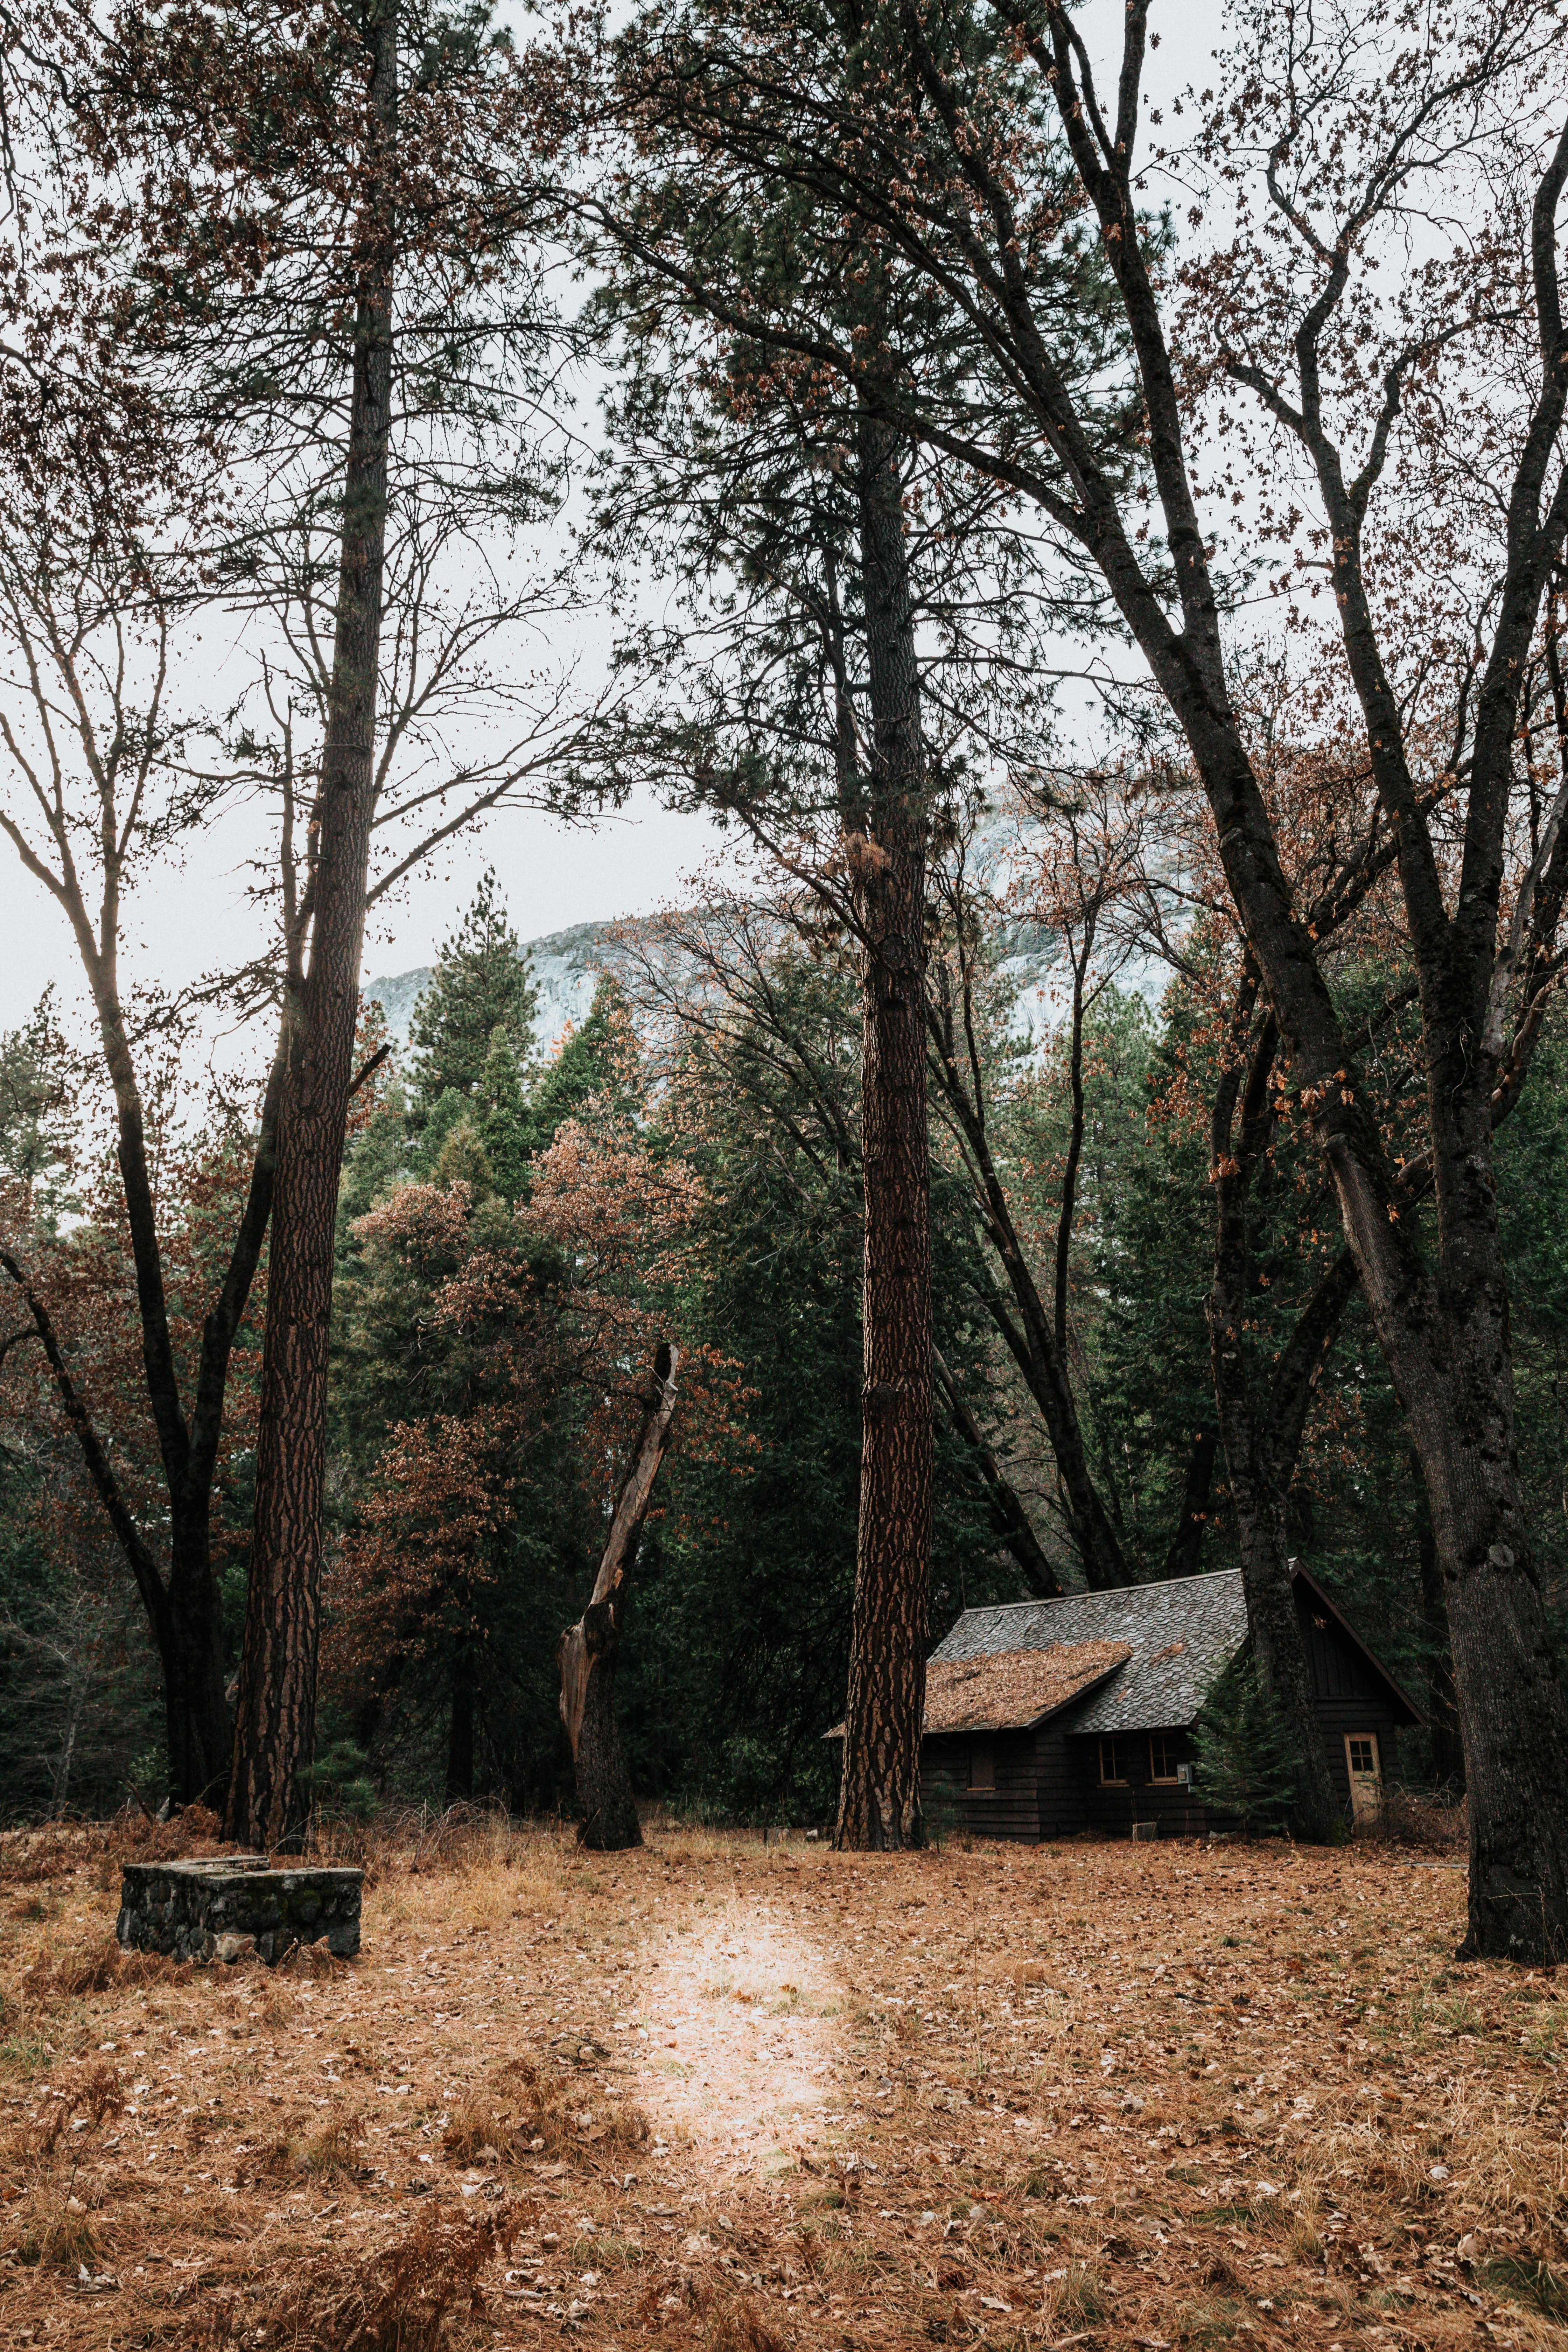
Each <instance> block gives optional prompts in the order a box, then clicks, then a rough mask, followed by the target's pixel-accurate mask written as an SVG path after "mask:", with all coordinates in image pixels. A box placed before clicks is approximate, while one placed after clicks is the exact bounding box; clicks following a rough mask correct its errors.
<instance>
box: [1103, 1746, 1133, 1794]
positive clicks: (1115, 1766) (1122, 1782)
mask: <svg viewBox="0 0 1568 2352" xmlns="http://www.w3.org/2000/svg"><path fill="white" fill-rule="evenodd" d="M1128 1748H1129V1743H1128V1741H1126V1740H1125V1739H1101V1741H1100V1787H1101V1788H1102V1789H1124V1788H1125V1787H1126V1786H1127V1758H1128Z"/></svg>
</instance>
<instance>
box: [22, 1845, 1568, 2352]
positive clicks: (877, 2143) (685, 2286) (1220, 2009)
mask: <svg viewBox="0 0 1568 2352" xmlns="http://www.w3.org/2000/svg"><path fill="white" fill-rule="evenodd" d="M145 1850H146V1849H145V1848H143V1849H142V1851H145ZM122 1851H123V1847H122V1844H121V1843H120V1842H119V1838H118V1833H115V1832H107V1833H106V1832H92V1831H85V1830H84V1831H77V1832H61V1833H58V1834H49V1835H47V1836H37V1837H33V1838H22V1837H16V1836H13V1837H10V1838H7V1839H5V1840H4V1841H0V1922H3V1925H0V1951H3V1955H4V1976H3V1985H4V2002H5V2007H4V2016H3V2020H0V2101H3V2102H4V2104H3V2105H0V2119H3V2120H0V2200H3V2202H0V2217H3V2218H0V2346H5V2347H20V2346H24V2345H32V2346H40V2347H42V2346H46V2345H47V2346H50V2347H78V2346H80V2347H89V2346H90V2347H102V2348H103V2352H131V2347H140V2346H163V2345H174V2344H179V2345H182V2346H184V2345H189V2346H192V2347H203V2346H211V2347H222V2346H228V2345H236V2346H238V2345H245V2346H256V2347H274V2346H276V2347H299V2352H314V2348H315V2347H319V2352H430V2347H434V2346H436V2345H437V2344H438V2343H445V2344H450V2345H452V2346H454V2347H468V2346H476V2347H477V2346H489V2345H501V2346H534V2345H540V2344H551V2345H553V2344H556V2343H557V2342H559V2341H561V2340H562V2339H563V2338H564V2339H566V2340H567V2341H569V2342H573V2343H575V2344H580V2345H582V2346H584V2347H611V2346H619V2347H633V2346H643V2345H649V2346H653V2347H677V2346H693V2347H704V2352H774V2347H801V2352H807V2347H824V2352H826V2347H833V2352H855V2347H868V2352H869V2347H896V2346H906V2345H908V2346H923V2345H929V2344H947V2345H966V2346H968V2345H982V2344H984V2345H989V2346H993V2347H1026V2346H1027V2347H1034V2346H1044V2345H1051V2346H1067V2345H1072V2346H1085V2347H1101V2346H1102V2347H1121V2346H1128V2347H1131V2346H1142V2347H1152V2352H1163V2347H1178V2346H1194V2347H1197V2346H1218V2345H1222V2344H1230V2343H1234V2344H1237V2345H1243V2346H1246V2345H1250V2346H1257V2347H1261V2346H1263V2345H1265V2344H1268V2343H1271V2342H1278V2343H1279V2344H1282V2345H1283V2344H1287V2343H1288V2344H1300V2345H1312V2346H1321V2347H1324V2352H1333V2347H1338V2352H1351V2347H1352V2346H1359V2345H1361V2344H1373V2345H1384V2346H1388V2347H1394V2346H1440V2347H1448V2346H1470V2345H1475V2344H1478V2343H1483V2342H1488V2341H1489V2342H1491V2343H1495V2344H1503V2345H1507V2344H1518V2345H1527V2346H1534V2345H1542V2344H1545V2343H1548V2342H1553V2343H1554V2342H1556V2341H1557V2340H1558V2338H1559V2337H1560V2336H1563V2334H1564V2333H1568V2329H1565V2326H1564V2323H1565V2322H1568V2263H1565V2262H1564V2260H1563V2257H1564V2254H1565V2252H1568V2250H1565V2248H1564V2245H1563V2231H1564V2227H1565V2222H1568V2179H1565V2171H1564V2166H1565V2146H1564V2126H1565V2123H1568V2105H1565V2101H1564V2096H1563V2066H1564V2063H1565V2062H1564V2053H1568V2030H1565V2029H1568V2000H1564V1998H1563V1990H1560V1987H1559V1984H1558V1982H1557V1981H1555V1980H1553V1979H1552V1977H1551V1976H1549V1975H1542V1974H1524V1973H1521V1972H1518V1971H1512V1970H1510V1969H1506V1968H1500V1967H1494V1966H1490V1965H1473V1966H1457V1965H1455V1964H1454V1962H1453V1960H1452V1958H1451V1955H1452V1952H1453V1949H1454V1947H1455V1944H1456V1942H1457V1941H1458V1935H1459V1932H1460V1927H1461V1919H1462V1912H1463V1884H1464V1883H1463V1878H1462V1875H1461V1874H1459V1873H1458V1871H1457V1870H1456V1869H1454V1868H1453V1867H1452V1865H1451V1864H1442V1863H1437V1864H1434V1863H1433V1862H1431V1861H1429V1860H1428V1861H1425V1862H1423V1861H1418V1860H1416V1859H1415V1858H1414V1857H1412V1856H1410V1855H1407V1854H1404V1853H1399V1852H1397V1851H1393V1852H1391V1851H1390V1850H1388V1849H1369V1848H1360V1847H1358V1848H1347V1849H1344V1850H1342V1851H1332V1852H1311V1853H1301V1852H1299V1851H1295V1850H1293V1849H1291V1848H1289V1847H1288V1846H1283V1845H1275V1844H1267V1845H1259V1846H1255V1847H1251V1848H1248V1847H1245V1846H1234V1845H1222V1846H1216V1847H1214V1848H1207V1849H1205V1848H1200V1847H1197V1846H1184V1845H1180V1844H1163V1845H1154V1846H1150V1845H1139V1846H1133V1845H1131V1844H1117V1845H1090V1844H1078V1843H1073V1844H1068V1845H1063V1846H1061V1847H1058V1848H1050V1847H1046V1848H1041V1849H1038V1850H1035V1849H1025V1848H1018V1847H1014V1848H1006V1847H978V1846H977V1847H975V1848H974V1849H973V1851H967V1852H965V1851H961V1850H959V1849H958V1848H956V1847H952V1846H949V1847H947V1848H946V1849H945V1850H943V1851H941V1852H937V1853H927V1854H923V1855H921V1856H919V1857H917V1858H913V1859H898V1860H886V1861H884V1860H871V1859H868V1858H866V1857H861V1856H851V1855H837V1854H834V1853H829V1852H827V1851H825V1850H824V1849H823V1848H821V1847H819V1846H817V1845H815V1844H803V1843H795V1842H791V1843H786V1844H784V1845H782V1846H781V1845H778V1844H776V1843H774V1844H772V1845H770V1846H768V1847H767V1848H766V1849H764V1848H763V1845H762V1844H761V1843H760V1842H759V1841H758V1840H756V1839H755V1838H742V1837H739V1836H719V1835H708V1834H692V1833H689V1832H688V1833H682V1832H655V1833H654V1834H653V1835H652V1837H651V1838H650V1842H649V1843H648V1845H647V1848H646V1849H645V1850H644V1851H642V1852H640V1853H632V1854H627V1855H622V1856H616V1857H613V1858H600V1857H590V1856H585V1855H583V1854H581V1853H578V1852H577V1851H576V1849H575V1848H574V1845H573V1843H571V1841H570V1838H569V1837H568V1836H565V1835H555V1834H551V1833H549V1832H541V1831H532V1830H516V1829H511V1828H509V1827H507V1826H506V1825H505V1824H504V1823H495V1824H489V1825H486V1824H478V1825H469V1826H468V1827H467V1828H456V1829H454V1828H450V1827H448V1828H447V1829H445V1830H443V1831H441V1832H438V1833H437V1834H435V1835H431V1836H426V1837H423V1838H416V1837H413V1836H412V1835H410V1836H407V1837H405V1838H403V1839H402V1840H395V1841H391V1842H389V1843H385V1844H384V1845H382V1846H379V1847H377V1848H375V1849H374V1850H373V1852H372V1853H371V1854H370V1856H369V1861H370V1869H371V1883H370V1885H369V1887H368V1891H367V1895H366V1900H365V1913H364V1946H363V1955H362V1957H361V1958H359V1959H358V1960H357V1961H355V1962H352V1963H349V1962H336V1963H329V1962H327V1961H325V1960H317V1959H315V1958H313V1957H312V1956H311V1955H310V1954H308V1953H307V1954H303V1955H300V1956H299V1957H298V1958H296V1960H295V1961H293V1962H292V1963H290V1964H288V1965H286V1966H284V1967H282V1968H280V1969H278V1970H276V1971H273V1972H270V1973H269V1972H268V1970H266V1969H262V1968H260V1967H258V1966H256V1965H254V1964H245V1963H241V1964H240V1965H239V1966H237V1967H236V1968H232V1969H187V1968H175V1967H173V1966H171V1965H170V1964H168V1963H165V1962H162V1961H156V1960H153V1961H148V1960H143V1959H142V1958H136V1957H130V1958H121V1956H120V1955H119V1953H118V1951H117V1949H116V1948H115V1947H114V1946H113V1944H112V1942H111V1940H110V1937H111V1931H112V1926H113V1918H114V1912H115V1906H116V1890H117V1886H118V1868H119V1857H120V1854H121V1852H122ZM1565 1982H1568V1979H1565Z"/></svg>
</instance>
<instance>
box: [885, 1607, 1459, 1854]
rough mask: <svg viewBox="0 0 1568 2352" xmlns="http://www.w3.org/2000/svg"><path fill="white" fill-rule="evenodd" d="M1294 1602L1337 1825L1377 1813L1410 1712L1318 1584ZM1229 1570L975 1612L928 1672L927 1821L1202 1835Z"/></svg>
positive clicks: (1235, 1624) (1241, 1634) (1241, 1616)
mask: <svg viewBox="0 0 1568 2352" xmlns="http://www.w3.org/2000/svg"><path fill="white" fill-rule="evenodd" d="M1295 1590H1296V1607H1297V1612H1298V1615H1299V1617H1300V1623H1301V1632H1302V1638H1303V1641H1304V1643H1305V1646H1306V1652H1307V1663H1308V1671H1309V1673H1310V1676H1311V1683H1312V1697H1313V1704H1314V1708H1315V1712H1316V1714H1317V1717H1318V1723H1319V1727H1320V1731H1321V1738H1322V1741H1323V1748H1324V1753H1325V1755H1326V1757H1327V1759H1328V1763H1329V1769H1330V1772H1331V1775H1332V1777H1333V1780H1334V1781H1335V1784H1336V1786H1337V1788H1338V1790H1339V1792H1340V1796H1341V1801H1342V1804H1343V1806H1344V1810H1345V1816H1346V1819H1347V1820H1349V1819H1351V1818H1352V1814H1353V1813H1356V1812H1359V1811H1363V1810H1364V1809H1365V1808H1366V1807H1367V1805H1368V1804H1375V1802H1376V1800H1377V1796H1378V1794H1379V1793H1380V1791H1381V1787H1382V1784H1383V1782H1384V1779H1385V1778H1386V1777H1388V1776H1390V1775H1391V1774H1392V1772H1393V1769H1394V1748H1395V1741H1396V1738H1397V1735H1398V1733H1399V1732H1400V1730H1401V1729H1404V1728H1405V1727H1408V1726H1410V1725H1413V1724H1419V1723H1420V1722H1421V1720H1422V1717H1421V1716H1420V1715H1419V1714H1418V1712H1417V1710H1416V1709H1415V1707H1414V1706H1412V1705H1411V1703H1410V1701H1409V1699H1408V1698H1407V1697H1406V1696H1405V1693H1404V1692H1403V1691H1402V1690H1401V1689H1400V1687H1399V1685H1398V1684H1397V1683H1396V1682H1395V1681H1394V1677H1393V1676H1392V1675H1390V1674H1389V1673H1388V1672H1387V1671H1386V1669H1385V1668H1384V1666H1382V1665H1381V1664H1379V1663H1378V1661H1377V1659H1376V1658H1375V1657H1373V1654H1372V1652H1371V1651H1370V1650H1369V1649H1368V1647H1367V1646H1366V1644H1365V1643H1364V1642H1363V1640H1362V1639H1361V1636H1360V1635H1359V1634H1358V1633H1356V1631H1355V1629H1354V1628H1353V1626H1352V1625H1351V1623H1350V1622H1349V1621H1348V1620H1347V1619H1346V1617H1345V1616H1344V1614H1343V1613H1342V1611H1341V1610H1339V1609H1338V1608H1337V1607H1336V1606H1335V1604H1334V1603H1333V1602H1332V1601H1331V1600H1330V1599H1329V1597H1328V1595H1327V1594H1326V1593H1325V1592H1324V1591H1323V1590H1322V1588H1321V1585H1320V1584H1318V1583H1317V1582H1316V1580H1314V1579H1313V1578H1312V1577H1311V1576H1310V1575H1309V1574H1308V1573H1307V1571H1306V1570H1304V1569H1302V1568H1300V1566H1297V1568H1296V1570H1295ZM1247 1638H1248V1635H1247V1601H1246V1596H1245V1594H1244V1592H1243V1591H1242V1581H1241V1572H1240V1570H1238V1569H1231V1570H1222V1571H1220V1572H1219V1573H1218V1574H1215V1575H1213V1576H1186V1577H1175V1578H1172V1579H1170V1580H1167V1581H1165V1582H1163V1583H1160V1584H1132V1585H1126V1586H1124V1587H1122V1588H1121V1590H1120V1591H1114V1592H1073V1593H1068V1594H1065V1595H1064V1596H1063V1597H1062V1598H1061V1599H1059V1600H1057V1601H1016V1602H1014V1603H1012V1604H1011V1605H1010V1606H1007V1607H1005V1608H1000V1609H969V1610H966V1611H965V1612H964V1613H963V1616H962V1617H961V1618H960V1619H959V1621H958V1622H957V1624H956V1625H954V1626H953V1628H952V1632H951V1633H949V1634H948V1636H947V1639H946V1640H945V1641H944V1642H942V1643H941V1644H940V1645H939V1647H938V1648H937V1649H936V1650H935V1651H934V1652H933V1653H932V1654H931V1661H930V1664H929V1665H928V1667H927V1682H926V1715H925V1725H924V1733H923V1740H922V1748H921V1778H922V1782H923V1786H924V1791H925V1801H926V1804H927V1807H928V1810H933V1811H947V1812H952V1811H956V1814H957V1817H958V1820H959V1822H961V1824H962V1825H963V1828H964V1829H966V1830H969V1831H971V1832H973V1833H974V1834H975V1835H977V1836H981V1837H1005V1838H1024V1839H1029V1840H1037V1839H1040V1838H1050V1837H1066V1836H1070V1835H1071V1834H1072V1832H1074V1831H1077V1830H1084V1829H1093V1830H1100V1831H1101V1832H1105V1833H1106V1834H1109V1835H1112V1836H1114V1835H1118V1834H1121V1835H1126V1834H1128V1833H1129V1832H1131V1830H1132V1828H1133V1827H1134V1826H1135V1825H1137V1826H1139V1827H1141V1828H1142V1830H1143V1832H1144V1834H1146V1835H1147V1834H1150V1833H1154V1834H1160V1833H1163V1834H1166V1835H1174V1836H1181V1835H1184V1834H1194V1835H1195V1834H1198V1833H1200V1832H1203V1831H1204V1830H1205V1829H1207V1828H1209V1827H1211V1826H1213V1825H1214V1824H1211V1823H1210V1822H1208V1820H1207V1818H1206V1816H1205V1811H1204V1807H1203V1804H1202V1801H1201V1800H1200V1798H1199V1796H1198V1794H1197V1792H1196V1790H1194V1787H1193V1785H1192V1768H1193V1763H1194V1747H1193V1739H1192V1731H1193V1726H1194V1723H1195V1721H1196V1720H1197V1717H1198V1716H1199V1715H1200V1713H1201V1712H1202V1710H1203V1706H1204V1703H1205V1700H1206V1698H1207V1696H1208V1695H1209V1692H1210V1691H1211V1690H1212V1689H1213V1687H1214V1685H1215V1681H1216V1680H1217V1679H1218V1677H1219V1675H1221V1674H1222V1673H1223V1672H1224V1671H1225V1668H1226V1666H1227V1665H1228V1664H1230V1662H1231V1660H1232V1659H1233V1658H1235V1657H1236V1656H1237V1654H1238V1653H1239V1652H1240V1651H1241V1650H1242V1649H1244V1648H1245V1646H1246V1644H1247Z"/></svg>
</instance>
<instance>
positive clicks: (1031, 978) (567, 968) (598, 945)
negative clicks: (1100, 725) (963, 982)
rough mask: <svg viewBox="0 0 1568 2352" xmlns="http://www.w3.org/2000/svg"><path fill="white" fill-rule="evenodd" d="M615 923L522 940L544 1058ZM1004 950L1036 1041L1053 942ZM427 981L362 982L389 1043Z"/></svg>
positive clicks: (1016, 939)
mask: <svg viewBox="0 0 1568 2352" xmlns="http://www.w3.org/2000/svg"><path fill="white" fill-rule="evenodd" d="M620 929H621V926H619V925H618V924H616V923H574V924H573V925H572V927H571V929H569V930H564V931H551V932H550V933H548V934H547V936H546V937H545V938H543V939H542V940H528V941H527V942H526V943H525V945H524V947H523V950H522V952H523V954H524V955H525V956H526V957H527V958H528V960H529V961H530V962H531V964H532V966H533V972H534V978H535V979H536V980H537V982H538V983H539V1013H538V1016H537V1018H536V1019H535V1021H534V1024H533V1039H534V1046H535V1049H536V1051H537V1052H538V1053H539V1054H540V1055H542V1057H543V1058H545V1059H546V1060H548V1058H549V1057H550V1055H552V1054H553V1053H554V1051H555V1049H556V1047H557V1046H558V1045H559V1044H560V1042H561V1039H562V1037H563V1035H564V1034H565V1032H566V1030H567V1029H568V1027H576V1026H578V1025H580V1024H582V1023H583V1022H584V1021H585V1020H586V1019H587V1017H588V1010H589V1007H590V1006H591V1005H592V1003H593V1002H594V991H595V988H596V987H597V986H598V982H599V975H600V973H601V972H604V971H616V968H617V967H618V966H620V965H622V964H625V963H626V961H628V951H627V949H626V946H625V945H623V943H622V940H621V939H620V938H618V937H617V933H618V932H619V930H620ZM1003 944H1004V945H1005V949H1006V950H1007V952H1006V954H1005V956H1004V958H1003V960H1002V964H1001V972H1002V975H1003V976H1004V977H1005V979H1007V980H1009V981H1011V982H1012V983H1013V985H1014V986H1015V987H1016V991H1017V994H1016V1000H1015V1003H1014V1007H1013V1021H1012V1026H1013V1031H1014V1034H1015V1035H1016V1036H1018V1037H1024V1036H1027V1035H1029V1034H1033V1035H1034V1036H1035V1037H1036V1038H1037V1040H1039V1041H1041V1042H1042V1043H1043V1041H1044V1039H1045V1037H1046V1035H1047V1034H1048V1033H1049V1031H1050V1030H1052V1029H1053V1028H1054V1027H1055V1026H1056V1025H1057V1024H1058V1022H1059V1021H1060V1020H1061V1018H1062V1013H1063V1006H1062V1003H1061V1001H1060V984H1061V982H1062V979H1063V971H1062V966H1061V960H1060V948H1059V945H1058V941H1057V940H1056V939H1055V938H1054V937H1053V935H1052V934H1051V933H1050V932H1049V931H1046V930H1043V929H1040V927H1039V926H1038V925H1037V924H1034V923H1017V924H1011V925H1009V926H1008V927H1007V929H1006V931H1005V935H1004V940H1003ZM1168 978H1169V974H1168V972H1166V971H1165V970H1164V968H1163V966H1161V965H1158V964H1155V963H1153V962H1152V961H1148V960H1147V959H1143V958H1140V959H1138V960H1137V961H1134V962H1132V963H1131V964H1130V965H1129V966H1128V967H1127V968H1126V970H1125V971H1123V972H1122V974H1121V986H1122V987H1123V988H1126V989H1132V990H1136V991H1137V992H1138V993H1139V994H1141V995H1142V996H1143V997H1144V998H1145V999H1146V1000H1147V1001H1148V1003H1150V1004H1151V1005H1153V1004H1155V1003H1158V1001H1159V996H1160V992H1161V990H1162V988H1163V986H1164V983H1165V982H1166V980H1167V979H1168ZM429 985H430V966H429V965H428V964H420V965H418V966H417V967H416V969H415V970H414V971H400V972H396V973H392V974H388V975H387V976H385V977H384V978H383V979H380V980H371V981H367V982H365V989H364V992H365V995H366V996H367V997H368V998H370V999H371V1000H372V1001H373V1002H374V1003H377V1004H379V1005H380V1007H381V1009H382V1012H383V1013H384V1015H385V1016H386V1025H387V1028H388V1029H389V1031H390V1032H391V1034H392V1040H393V1043H394V1045H396V1046H398V1047H401V1048H404V1049H406V1047H407V1045H408V1034H409V1030H410V1028H411V1027H412V1025H413V1021H414V1010H415V1007H416V1004H417V1003H418V1002H419V999H420V998H421V996H423V994H424V993H425V991H426V989H427V988H428V987H429Z"/></svg>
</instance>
